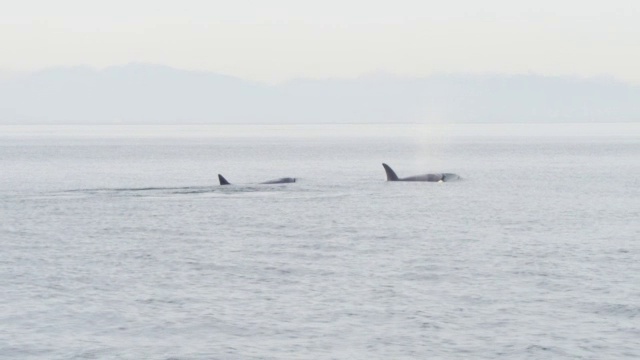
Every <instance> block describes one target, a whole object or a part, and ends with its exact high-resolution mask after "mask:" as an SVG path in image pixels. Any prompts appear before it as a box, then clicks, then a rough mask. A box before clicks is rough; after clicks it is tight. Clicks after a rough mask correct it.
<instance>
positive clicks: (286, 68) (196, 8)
mask: <svg viewBox="0 0 640 360" xmlns="http://www.w3.org/2000/svg"><path fill="white" fill-rule="evenodd" d="M0 52H1V55H0V70H36V69H41V68H45V67H50V66H61V65H62V66H71V65H91V66H95V67H105V66H109V65H119V64H124V63H129V62H149V63H156V64H164V65H169V66H173V67H177V68H182V69H193V70H207V71H213V72H218V73H224V74H229V75H235V76H239V77H242V78H247V79H253V80H260V81H270V82H277V81H282V80H286V79H291V78H296V77H314V78H324V77H353V76H358V75H361V74H366V73H371V72H386V73H393V74H399V75H408V76H421V75H429V74H433V73H452V72H454V73H459V72H463V73H536V74H545V75H578V76H613V77H615V78H617V79H621V80H626V81H633V82H636V83H638V82H640V66H638V64H640V1H638V0H626V1H625V0H609V1H589V0H586V1H585V0H582V1H580V0H565V1H563V0H553V1H550V0H538V1H526V2H524V1H499V0H483V1H479V0H458V1H455V0H451V1H443V0H438V1H425V0H416V1H413V0H394V1H372V0H339V1H336V0H323V1H300V0H269V1H246V0H224V1H212V0H182V1H174V0H171V1H167V0H138V1H135V0H126V1H125V0H110V1H87V0H83V1H80V0H56V1H52V0H20V1H11V0H0Z"/></svg>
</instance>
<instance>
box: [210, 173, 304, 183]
mask: <svg viewBox="0 0 640 360" xmlns="http://www.w3.org/2000/svg"><path fill="white" fill-rule="evenodd" d="M218 180H219V181H220V185H231V183H230V182H228V181H227V179H225V178H224V176H222V175H221V174H218ZM294 182H296V178H290V177H284V178H280V179H273V180H268V181H265V182H261V183H260V184H288V183H294Z"/></svg>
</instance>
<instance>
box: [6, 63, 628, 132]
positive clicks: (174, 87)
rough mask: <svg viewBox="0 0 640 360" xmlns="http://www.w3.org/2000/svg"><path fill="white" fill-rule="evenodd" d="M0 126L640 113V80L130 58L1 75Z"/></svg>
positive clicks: (615, 117)
mask: <svg viewBox="0 0 640 360" xmlns="http://www.w3.org/2000/svg"><path fill="white" fill-rule="evenodd" d="M0 99H1V100H0V123H2V124H37V123H49V124H55V123H67V124H85V123H86V124H95V123H124V124H147V123H176V124H182V123H183V124H189V123H364V122H367V123H371V122H377V123H400V122H412V123H413V122H415V123H451V122H629V121H638V120H640V102H638V101H637V100H638V99H640V86H638V85H632V84H628V83H624V82H619V81H616V80H612V79H606V78H590V79H584V78H574V77H553V76H539V75H433V76H428V77H420V78H417V77H416V78H407V77H398V76H391V75H385V74H371V75H368V76H362V77H357V78H351V79H327V80H314V79H306V80H305V79H301V80H293V81H289V82H284V83H281V84H278V85H272V84H266V83H258V82H250V81H245V80H242V79H239V78H235V77H230V76H225V75H219V74H215V73H208V72H195V71H185V70H178V69H174V68H170V67H166V66H159V65H148V64H129V65H125V66H114V67H108V68H105V69H103V70H97V69H93V68H89V67H67V68H51V69H48V70H43V71H39V72H34V73H23V74H17V75H16V74H14V75H13V76H3V77H0Z"/></svg>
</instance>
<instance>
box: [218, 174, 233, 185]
mask: <svg viewBox="0 0 640 360" xmlns="http://www.w3.org/2000/svg"><path fill="white" fill-rule="evenodd" d="M218 180H220V185H231V183H230V182H228V181H227V179H225V178H224V176H222V175H220V174H218Z"/></svg>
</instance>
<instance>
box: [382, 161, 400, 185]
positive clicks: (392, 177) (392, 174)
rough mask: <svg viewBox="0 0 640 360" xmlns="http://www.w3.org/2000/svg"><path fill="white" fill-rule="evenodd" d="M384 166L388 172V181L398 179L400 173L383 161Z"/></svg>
mask: <svg viewBox="0 0 640 360" xmlns="http://www.w3.org/2000/svg"><path fill="white" fill-rule="evenodd" d="M382 167H384V171H385V172H386V173H387V181H398V175H396V173H395V172H393V170H392V169H391V167H389V165H387V164H385V163H382Z"/></svg>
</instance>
